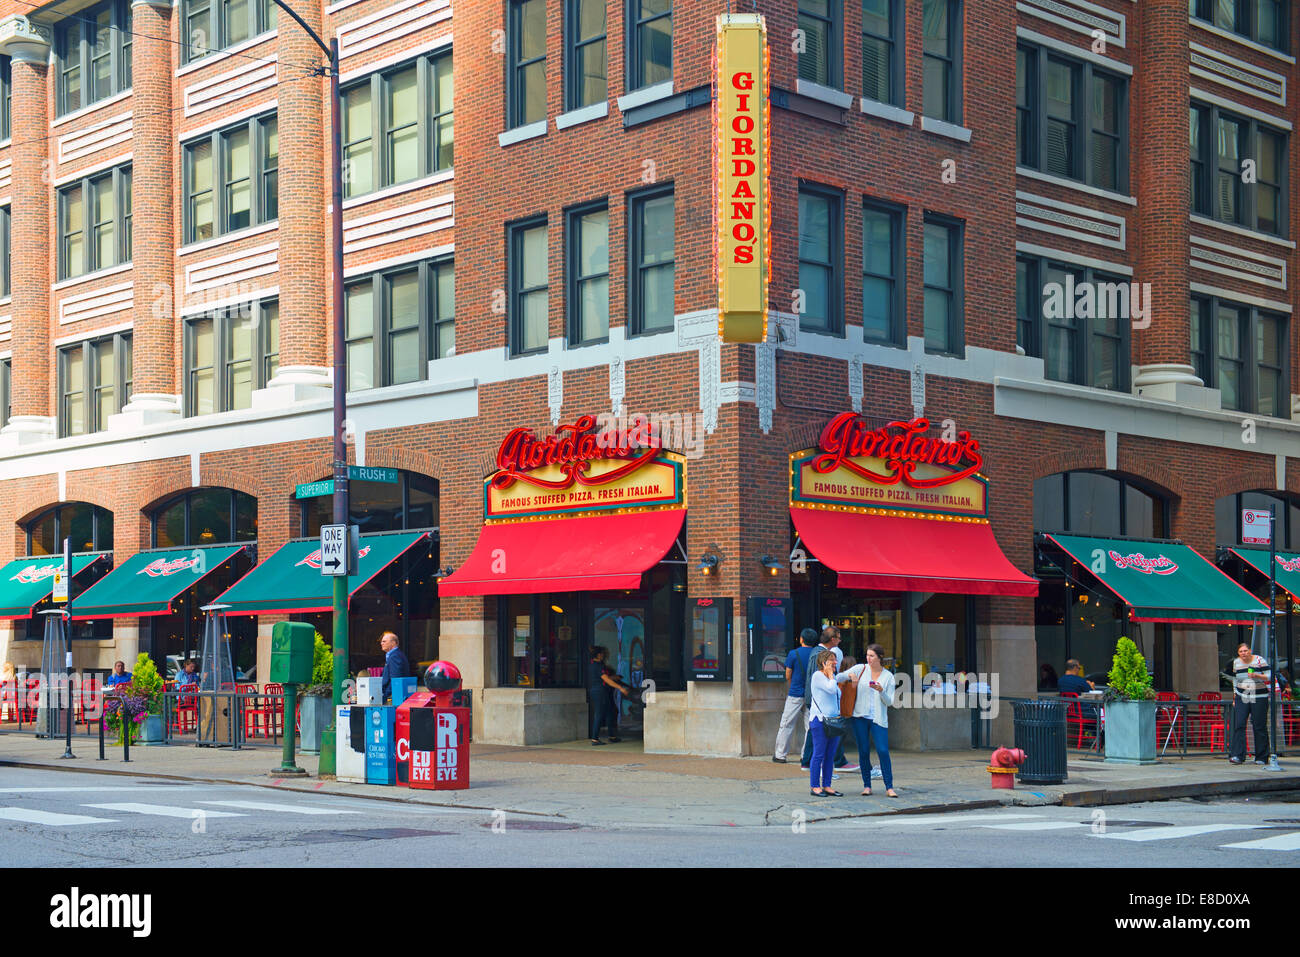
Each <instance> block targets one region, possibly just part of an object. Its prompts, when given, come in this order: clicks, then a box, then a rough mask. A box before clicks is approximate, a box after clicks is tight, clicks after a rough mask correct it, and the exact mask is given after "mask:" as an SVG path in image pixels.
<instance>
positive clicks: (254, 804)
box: [198, 801, 361, 814]
mask: <svg viewBox="0 0 1300 957" xmlns="http://www.w3.org/2000/svg"><path fill="white" fill-rule="evenodd" d="M198 803H199V804H215V805H217V806H218V807H239V808H246V809H247V810H250V811H281V812H283V813H285V814H360V813H361V812H360V811H344V810H341V809H339V808H321V807H300V806H297V805H293V804H271V803H269V802H263V801H199V802H198Z"/></svg>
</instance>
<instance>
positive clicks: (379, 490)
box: [298, 470, 438, 538]
mask: <svg viewBox="0 0 1300 957" xmlns="http://www.w3.org/2000/svg"><path fill="white" fill-rule="evenodd" d="M325 477H326V478H328V476H325ZM298 509H299V515H300V519H301V525H300V534H301V535H302V537H303V538H319V537H320V527H321V526H322V525H329V524H330V523H331V522H332V521H334V499H333V497H332V496H329V495H318V496H316V497H315V498H305V499H302V500H301V501H300V502H299V505H298ZM348 512H349V513H350V517H349V519H348V523H349V524H351V525H356V526H358V527H359V528H360V530H361V534H362V535H367V534H370V533H372V532H398V531H405V530H409V529H416V528H437V527H438V482H437V480H436V479H431V478H428V477H426V476H424V475H420V474H419V473H417V472H407V471H403V470H398V473H397V481H396V482H364V481H360V480H353V481H350V482H348Z"/></svg>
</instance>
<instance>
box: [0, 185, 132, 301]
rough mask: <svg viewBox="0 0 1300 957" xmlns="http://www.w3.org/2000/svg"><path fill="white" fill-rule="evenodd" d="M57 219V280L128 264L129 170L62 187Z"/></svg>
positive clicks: (129, 224) (129, 230)
mask: <svg viewBox="0 0 1300 957" xmlns="http://www.w3.org/2000/svg"><path fill="white" fill-rule="evenodd" d="M58 216H59V264H58V265H59V268H58V277H59V279H71V278H73V277H75V276H83V275H85V274H86V273H90V272H94V271H95V270H97V269H107V268H108V267H110V266H116V265H118V264H120V263H125V262H130V261H131V167H130V166H119V167H118V168H117V169H114V170H109V171H108V172H107V173H100V174H99V175H97V176H89V177H86V178H85V179H80V180H77V181H76V182H73V183H71V184H69V185H67V186H64V187H62V188H61V189H60V190H59V195H58ZM7 219H8V217H7V216H6V222H7Z"/></svg>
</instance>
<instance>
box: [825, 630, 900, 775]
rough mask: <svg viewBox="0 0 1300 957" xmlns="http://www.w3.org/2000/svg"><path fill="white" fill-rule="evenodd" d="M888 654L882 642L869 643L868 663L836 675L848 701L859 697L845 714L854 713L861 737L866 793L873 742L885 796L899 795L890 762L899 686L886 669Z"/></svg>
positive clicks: (855, 733)
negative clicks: (892, 709)
mask: <svg viewBox="0 0 1300 957" xmlns="http://www.w3.org/2000/svg"><path fill="white" fill-rule="evenodd" d="M884 655H885V649H884V648H882V647H880V645H868V646H867V660H866V663H865V664H862V665H858V666H856V667H852V668H845V669H844V670H843V671H841V672H840V673H839V674H838V675H837V676H836V677H837V679H838V680H839V681H842V682H845V686H844V698H845V699H846V701H847V699H848V698H849V697H854V698H855V700H854V702H853V706H852V708H850V707H848V706H847V704H846V706H845V707H844V708H842V709H841V713H848V714H850V715H851V716H852V717H851V721H852V722H853V736H854V737H855V738H857V740H858V765H859V766H860V768H861V770H862V793H863V795H869V794H870V793H871V745H872V744H874V745H875V746H876V759H877V760H878V761H879V762H880V772H881V776H882V777H883V778H884V779H885V795H886V797H891V798H896V797H898V792H897V791H895V790H894V769H893V766H892V765H891V764H890V761H889V707H890V705H892V704H893V703H894V688H895V686H896V685H895V681H894V675H893V673H892V672H889V671H886V670H885V665H884ZM864 679H865V680H864Z"/></svg>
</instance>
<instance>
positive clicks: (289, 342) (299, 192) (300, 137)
mask: <svg viewBox="0 0 1300 957" xmlns="http://www.w3.org/2000/svg"><path fill="white" fill-rule="evenodd" d="M295 9H296V10H297V12H298V13H299V14H300V15H301V16H302V18H303V20H305V21H306V22H307V23H308V24H309V25H310V26H311V28H312V29H313V30H315V31H316V32H317V33H318V34H322V35H323V33H324V31H323V30H322V27H321V9H320V5H319V4H315V3H311V4H306V5H303V6H302V7H298V8H295ZM277 22H278V24H279V26H278V42H277V47H276V49H277V55H278V57H279V66H278V68H277V69H278V79H279V90H278V92H277V99H278V101H279V119H278V123H279V137H280V231H279V240H280V253H279V256H280V260H279V262H280V276H279V283H280V367H279V370H278V371H277V373H276V375H275V378H274V379H273V380H272V381H271V383H270V386H271V388H269V389H267V390H265V392H266V393H270V394H269V395H264V396H259V397H258V400H257V401H256V403H255V404H257V405H267V404H279V403H281V402H284V401H294V400H297V399H306V398H320V397H323V396H325V395H327V394H328V393H326V392H324V391H323V389H322V387H328V386H329V383H330V372H331V370H330V362H329V358H328V357H329V351H328V350H329V341H328V335H329V329H330V321H329V317H330V309H331V306H332V298H331V296H330V282H331V275H330V266H329V260H328V258H327V257H329V256H330V255H331V252H330V248H329V243H328V241H327V237H328V236H329V231H330V230H329V223H330V214H329V212H328V211H327V207H328V206H329V203H330V195H329V179H328V177H327V176H326V175H325V171H326V169H327V168H328V164H329V161H330V160H329V149H330V144H329V136H328V135H327V133H328V130H329V122H328V115H329V114H328V107H329V104H328V94H327V92H326V91H327V90H328V81H327V80H325V79H304V78H303V74H304V72H305V70H304V68H303V67H304V65H305V64H310V63H321V64H324V63H325V62H326V59H327V58H326V57H325V55H324V53H323V52H322V50H321V49H320V47H318V46H317V45H316V44H315V43H314V42H313V41H312V40H311V38H310V37H308V36H307V34H306V33H304V32H303V30H302V28H301V27H299V26H298V25H297V24H296V23H294V22H293V21H292V20H291V19H290V18H289V17H287V16H285V15H284V14H283V13H281V14H280V15H279V19H278V21H277Z"/></svg>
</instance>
